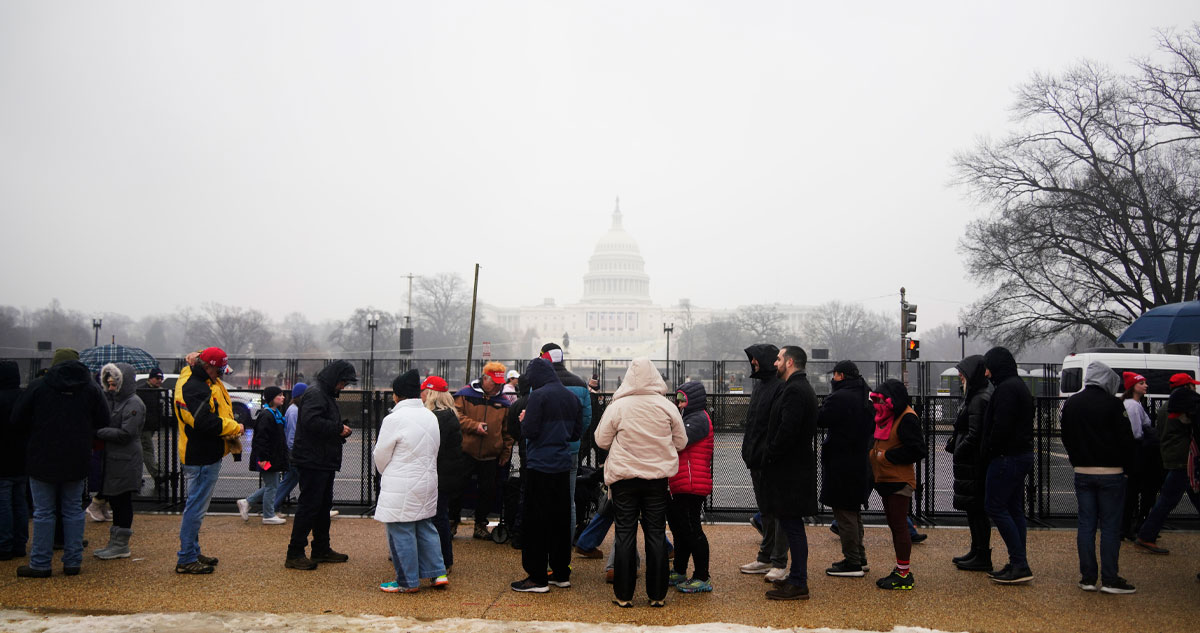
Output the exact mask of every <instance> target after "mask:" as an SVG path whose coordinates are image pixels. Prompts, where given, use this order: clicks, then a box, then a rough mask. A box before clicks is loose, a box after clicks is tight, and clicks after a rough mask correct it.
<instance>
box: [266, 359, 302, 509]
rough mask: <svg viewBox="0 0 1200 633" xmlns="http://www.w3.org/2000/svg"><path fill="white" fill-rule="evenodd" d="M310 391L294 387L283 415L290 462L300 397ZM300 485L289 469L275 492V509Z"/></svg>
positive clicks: (299, 383) (294, 440) (298, 415)
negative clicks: (290, 400) (290, 399)
mask: <svg viewBox="0 0 1200 633" xmlns="http://www.w3.org/2000/svg"><path fill="white" fill-rule="evenodd" d="M307 390H308V385H306V384H304V383H302V382H298V383H296V384H294V385H292V402H291V403H290V404H288V408H287V412H285V413H284V414H283V432H284V439H285V441H286V442H287V452H288V461H289V463H290V461H291V455H292V446H294V445H295V443H296V423H297V422H299V421H300V397H301V396H303V395H304V392H305V391H307ZM299 483H300V478H299V476H298V474H297V472H296V469H295V468H288V469H287V472H285V473H283V478H282V479H281V480H280V481H279V486H278V487H277V488H276V490H275V506H274V507H275V509H276V510H278V509H279V508H282V507H283V502H284V501H285V500H287V498H288V495H290V494H292V490H294V489H295V488H296V484H299ZM282 514H283V513H282V512H280V513H277V514H276V515H275V516H281V515H282Z"/></svg>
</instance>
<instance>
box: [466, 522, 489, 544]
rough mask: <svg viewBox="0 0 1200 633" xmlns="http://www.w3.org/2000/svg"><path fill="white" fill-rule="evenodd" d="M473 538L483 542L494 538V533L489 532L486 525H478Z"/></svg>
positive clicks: (472, 535)
mask: <svg viewBox="0 0 1200 633" xmlns="http://www.w3.org/2000/svg"><path fill="white" fill-rule="evenodd" d="M471 538H477V539H479V540H481V541H485V540H489V539H491V538H492V533H491V532H489V531H488V529H487V526H486V525H476V526H475V532H474V533H472V534H471Z"/></svg>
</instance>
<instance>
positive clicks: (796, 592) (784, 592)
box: [767, 582, 808, 600]
mask: <svg viewBox="0 0 1200 633" xmlns="http://www.w3.org/2000/svg"><path fill="white" fill-rule="evenodd" d="M767 600H808V587H798V586H796V585H793V584H792V583H790V582H785V583H780V584H779V586H777V587H775V588H774V589H772V590H770V591H768V592H767Z"/></svg>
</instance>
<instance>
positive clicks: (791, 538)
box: [779, 517, 808, 587]
mask: <svg viewBox="0 0 1200 633" xmlns="http://www.w3.org/2000/svg"><path fill="white" fill-rule="evenodd" d="M779 527H781V528H783V533H784V534H785V535H787V542H788V549H789V550H791V554H792V567H791V569H790V570H789V573H788V577H787V582H788V584H790V585H796V586H797V587H807V586H808V535H807V534H806V533H805V532H804V519H803V517H787V518H780V519H779Z"/></svg>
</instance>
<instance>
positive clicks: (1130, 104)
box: [955, 29, 1200, 349]
mask: <svg viewBox="0 0 1200 633" xmlns="http://www.w3.org/2000/svg"><path fill="white" fill-rule="evenodd" d="M1162 42H1163V44H1162V45H1163V46H1164V47H1165V48H1166V49H1167V50H1168V52H1169V53H1170V54H1172V55H1174V57H1173V59H1174V62H1173V63H1172V64H1171V65H1169V66H1167V67H1159V66H1154V65H1151V64H1149V63H1148V62H1144V63H1143V64H1142V75H1141V77H1124V76H1118V75H1114V74H1112V73H1110V72H1108V71H1107V70H1105V69H1103V68H1101V67H1099V66H1097V65H1095V64H1089V63H1083V64H1080V65H1079V66H1077V67H1075V68H1073V69H1071V70H1069V71H1067V72H1065V73H1063V74H1062V75H1061V76H1037V77H1035V78H1034V79H1033V80H1031V81H1030V82H1029V83H1028V84H1026V85H1024V86H1022V87H1021V88H1020V90H1019V92H1018V98H1017V103H1016V105H1015V107H1014V111H1015V115H1016V118H1017V119H1018V120H1019V121H1020V122H1021V123H1022V124H1023V125H1022V128H1021V129H1020V130H1018V131H1017V132H1015V133H1013V134H1012V135H1011V136H1009V137H1008V138H1006V139H1004V140H1003V141H1001V142H999V143H990V142H982V143H980V144H979V146H978V147H977V148H976V149H974V150H972V151H970V152H966V153H962V154H960V155H958V156H957V157H956V158H955V167H956V170H957V172H958V176H959V180H960V182H961V183H962V184H964V185H965V186H967V187H968V188H969V189H970V191H972V192H973V193H974V194H975V195H976V196H977V197H978V199H979V200H981V201H982V202H985V203H988V204H990V205H992V206H993V209H994V210H993V212H992V213H991V214H990V215H989V216H988V217H986V218H983V219H980V220H977V221H975V222H973V223H971V225H970V226H969V227H968V228H967V232H966V235H965V236H964V238H963V239H962V241H961V243H960V248H961V250H962V252H963V253H964V255H965V256H966V260H967V268H968V271H969V273H970V275H971V276H972V277H973V278H974V279H975V280H976V281H978V282H980V283H981V284H983V285H985V286H987V287H988V288H989V289H990V291H989V292H988V294H987V295H986V296H984V297H983V298H982V299H980V300H979V301H978V302H976V303H975V304H973V305H972V306H970V308H969V309H968V311H967V315H966V317H967V321H968V323H969V325H970V326H971V327H972V329H977V330H979V331H980V332H981V334H982V335H983V336H985V337H986V338H989V339H992V340H995V341H997V342H1001V343H1004V344H1007V345H1009V346H1012V347H1014V348H1018V349H1019V348H1021V347H1023V346H1025V345H1026V344H1028V343H1030V342H1032V341H1039V340H1048V339H1052V338H1055V337H1057V336H1059V335H1064V334H1065V335H1070V336H1075V337H1087V336H1088V332H1089V331H1090V332H1091V333H1092V335H1094V336H1099V337H1102V338H1104V339H1108V340H1115V339H1116V337H1117V335H1118V334H1119V333H1120V332H1121V330H1122V329H1123V327H1124V326H1125V325H1126V324H1128V323H1129V322H1130V321H1131V320H1132V319H1134V318H1136V317H1137V316H1139V315H1140V314H1141V313H1142V312H1144V311H1145V310H1147V309H1149V308H1151V307H1154V306H1156V305H1162V304H1165V303H1172V302H1177V301H1183V300H1185V299H1191V298H1194V297H1195V296H1196V291H1197V289H1198V288H1200V249H1197V248H1196V244H1197V242H1198V241H1200V188H1198V184H1197V183H1200V145H1198V143H1197V134H1196V133H1195V132H1196V128H1195V121H1196V111H1195V104H1196V95H1197V90H1198V89H1200V75H1197V68H1198V66H1200V54H1198V52H1200V46H1197V43H1198V42H1200V30H1197V29H1193V31H1191V32H1190V34H1189V35H1188V36H1186V37H1182V38H1174V39H1171V38H1168V37H1164V39H1163V40H1162ZM1189 130H1190V132H1189Z"/></svg>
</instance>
